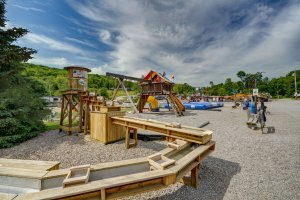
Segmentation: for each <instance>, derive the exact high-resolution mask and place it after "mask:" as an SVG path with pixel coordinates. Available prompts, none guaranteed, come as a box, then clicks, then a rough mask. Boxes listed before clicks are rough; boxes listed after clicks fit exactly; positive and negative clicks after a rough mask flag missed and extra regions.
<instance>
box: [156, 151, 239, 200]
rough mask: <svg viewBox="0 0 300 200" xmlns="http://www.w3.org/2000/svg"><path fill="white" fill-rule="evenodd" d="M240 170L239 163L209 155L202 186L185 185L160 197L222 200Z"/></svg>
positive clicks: (204, 166) (205, 164)
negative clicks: (195, 187)
mask: <svg viewBox="0 0 300 200" xmlns="http://www.w3.org/2000/svg"><path fill="white" fill-rule="evenodd" d="M240 171H241V167H240V164H239V163H235V162H231V161H227V160H223V159H220V158H214V157H210V156H209V157H207V158H206V159H205V160H204V161H203V163H202V167H201V169H200V186H199V187H198V189H197V190H195V189H194V188H193V187H191V186H187V185H184V186H183V187H181V188H180V189H178V190H177V191H176V192H174V193H172V194H168V195H164V196H162V197H160V198H158V199H178V200H179V199H185V200H188V199H191V200H192V199H193V200H194V199H198V200H200V199H201V200H202V199H203V200H208V199H214V200H221V199H223V198H224V195H225V193H226V191H227V188H228V186H229V184H230V181H231V179H232V177H233V176H234V175H236V174H238V173H239V172H240ZM152 200H154V199H152Z"/></svg>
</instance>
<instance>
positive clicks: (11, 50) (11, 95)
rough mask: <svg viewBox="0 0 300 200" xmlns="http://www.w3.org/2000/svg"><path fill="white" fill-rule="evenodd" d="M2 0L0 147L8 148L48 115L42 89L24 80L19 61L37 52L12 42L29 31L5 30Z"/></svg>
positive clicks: (0, 1) (28, 135)
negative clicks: (41, 95) (42, 97)
mask: <svg viewBox="0 0 300 200" xmlns="http://www.w3.org/2000/svg"><path fill="white" fill-rule="evenodd" d="M4 14H5V1H4V0H0V148H3V147H10V146H12V145H14V144H16V143H19V142H22V141H24V140H26V139H29V138H31V137H33V136H35V135H37V132H38V131H40V130H42V129H43V122H42V119H43V118H44V117H45V116H46V115H47V114H48V113H49V112H48V110H45V109H44V107H45V105H46V103H45V102H44V101H43V100H42V99H41V98H40V93H43V92H44V91H43V89H42V88H41V87H39V86H37V85H39V83H36V80H34V79H31V78H28V77H24V76H23V75H22V74H21V72H22V70H23V66H22V64H21V63H22V62H26V61H28V60H29V59H31V58H32V54H34V53H36V50H34V49H31V48H26V47H20V46H17V45H16V44H15V43H14V42H15V41H16V40H17V39H18V38H20V37H22V36H24V35H25V34H26V33H27V32H28V30H26V29H23V28H15V27H14V28H9V29H6V28H5V22H6V21H7V20H6V18H5V16H4Z"/></svg>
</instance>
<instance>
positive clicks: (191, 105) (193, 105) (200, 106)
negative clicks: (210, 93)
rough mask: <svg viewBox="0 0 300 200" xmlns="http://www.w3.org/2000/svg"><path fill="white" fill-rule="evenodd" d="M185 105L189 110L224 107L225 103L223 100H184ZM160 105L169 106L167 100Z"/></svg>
mask: <svg viewBox="0 0 300 200" xmlns="http://www.w3.org/2000/svg"><path fill="white" fill-rule="evenodd" d="M183 105H184V107H185V109H187V110H206V109H211V108H219V107H223V106H224V103H223V102H190V103H186V102H183ZM160 106H161V107H162V106H163V108H169V107H168V104H167V103H166V102H165V103H164V104H163V105H160Z"/></svg>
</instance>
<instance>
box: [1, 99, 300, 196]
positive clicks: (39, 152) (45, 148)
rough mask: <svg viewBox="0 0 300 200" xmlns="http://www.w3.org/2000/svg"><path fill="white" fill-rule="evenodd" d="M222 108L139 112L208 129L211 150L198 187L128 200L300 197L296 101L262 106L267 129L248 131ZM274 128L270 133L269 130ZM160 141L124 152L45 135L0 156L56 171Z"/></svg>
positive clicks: (145, 149)
mask: <svg viewBox="0 0 300 200" xmlns="http://www.w3.org/2000/svg"><path fill="white" fill-rule="evenodd" d="M231 105H232V103H230V104H229V103H228V104H225V107H224V108H223V109H222V112H217V111H187V112H186V116H184V117H178V118H176V117H175V116H174V115H173V114H172V113H165V114H141V115H140V117H143V118H152V119H156V120H161V121H169V122H173V121H176V122H180V123H182V124H184V125H192V126H199V125H200V124H202V123H203V122H205V121H210V124H209V125H208V126H206V127H205V128H207V129H210V130H213V132H214V133H213V140H215V141H216V142H217V145H216V150H215V151H214V152H213V153H212V154H211V156H209V157H207V158H206V159H205V160H204V161H203V166H202V168H201V170H200V180H201V181H200V187H199V188H198V189H197V190H195V189H194V188H192V187H190V186H185V185H183V184H180V183H177V184H174V185H172V186H169V187H167V188H164V189H161V190H157V191H154V192H147V193H143V194H140V195H136V196H132V197H129V198H127V199H170V200H171V199H172V200H173V199H300V123H299V122H300V101H291V100H280V101H273V102H269V103H266V105H267V107H268V111H270V115H268V116H267V127H269V128H266V129H265V130H264V132H265V134H262V133H261V131H260V130H252V129H249V128H248V127H247V126H246V124H245V122H246V113H245V112H244V111H243V110H241V109H235V110H233V109H232V108H231ZM272 129H275V132H272V131H271V130H272ZM165 145H166V143H165V142H164V141H154V142H143V141H139V144H138V146H137V147H136V148H131V149H129V150H126V149H125V147H124V142H123V141H120V142H116V143H113V144H109V145H102V144H101V143H98V142H95V141H90V140H89V138H87V137H83V136H82V135H75V134H74V135H71V136H68V135H66V134H63V133H58V131H50V132H47V133H43V134H41V135H40V136H38V137H36V138H34V139H32V140H29V141H27V142H24V143H22V144H20V145H18V146H16V147H13V148H9V149H2V150H0V157H5V158H18V159H34V160H55V161H61V168H66V167H70V166H74V165H80V164H87V163H90V164H96V163H99V162H108V161H116V160H123V159H129V158H136V157H142V156H148V155H150V154H152V153H154V152H156V151H160V150H162V149H164V148H165Z"/></svg>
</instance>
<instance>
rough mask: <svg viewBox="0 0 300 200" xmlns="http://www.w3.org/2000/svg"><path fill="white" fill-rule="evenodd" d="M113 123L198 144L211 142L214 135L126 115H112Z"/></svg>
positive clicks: (208, 132) (209, 132)
mask: <svg viewBox="0 0 300 200" xmlns="http://www.w3.org/2000/svg"><path fill="white" fill-rule="evenodd" d="M112 123H114V124H118V125H122V126H128V127H131V128H141V129H145V130H150V131H155V132H159V133H161V134H163V135H166V136H169V137H172V138H176V139H181V140H185V141H189V142H194V143H198V144H205V143H207V142H209V141H210V139H211V137H212V132H211V131H208V130H206V131H196V130H187V129H182V128H181V129H180V128H172V127H166V126H164V125H161V124H156V123H153V122H146V121H143V120H137V119H128V118H124V117H112Z"/></svg>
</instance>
